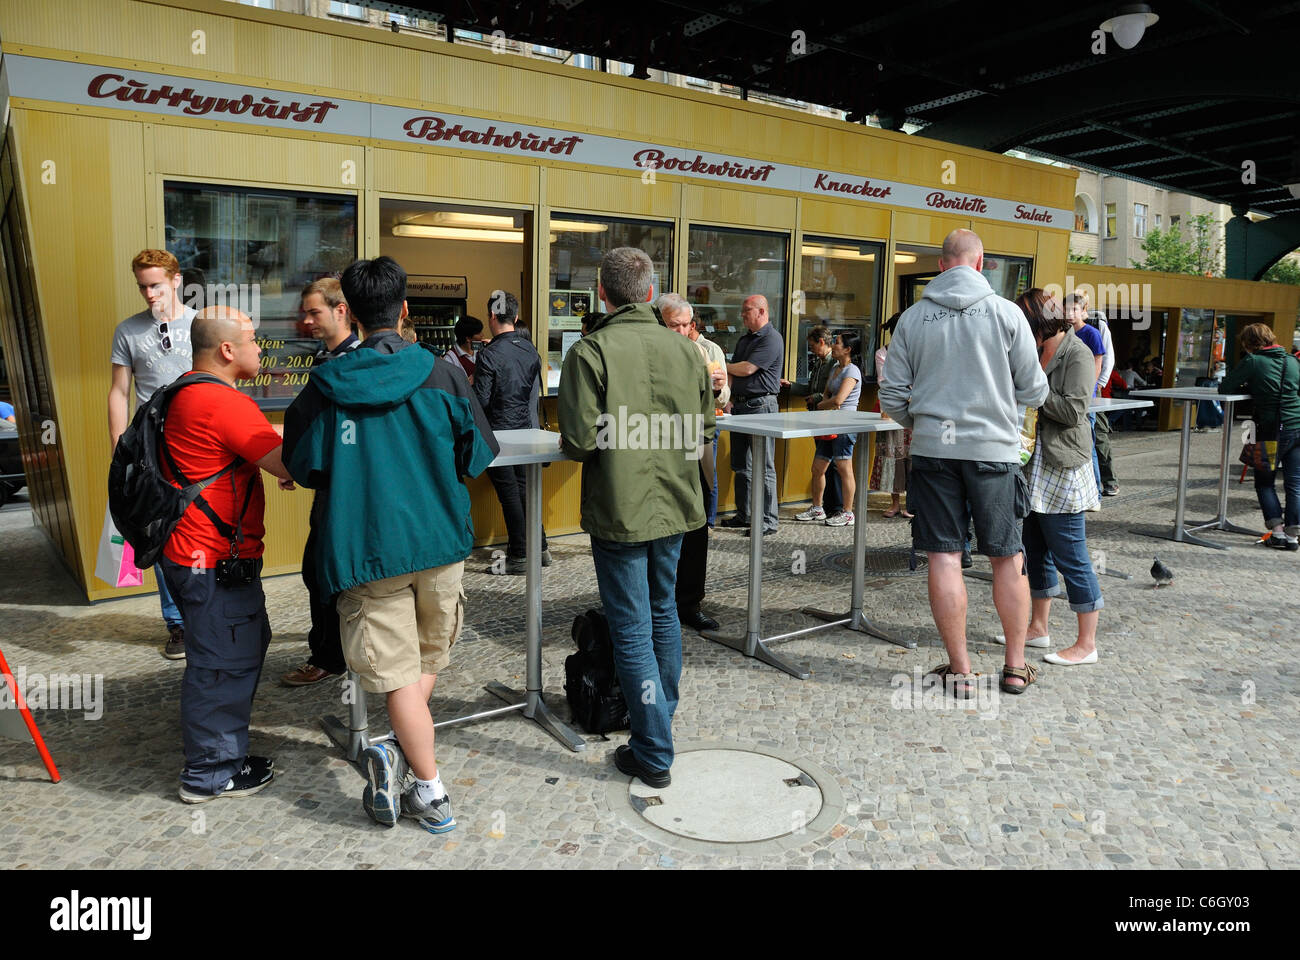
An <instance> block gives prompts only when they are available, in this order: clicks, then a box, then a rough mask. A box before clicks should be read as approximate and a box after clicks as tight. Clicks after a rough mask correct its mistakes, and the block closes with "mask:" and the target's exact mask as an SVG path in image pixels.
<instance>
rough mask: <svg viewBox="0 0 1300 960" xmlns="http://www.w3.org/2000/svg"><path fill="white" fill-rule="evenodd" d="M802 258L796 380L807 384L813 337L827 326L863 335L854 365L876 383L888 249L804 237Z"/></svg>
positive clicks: (794, 346) (796, 306) (879, 245)
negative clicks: (878, 324) (883, 271)
mask: <svg viewBox="0 0 1300 960" xmlns="http://www.w3.org/2000/svg"><path fill="white" fill-rule="evenodd" d="M800 253H801V256H800V270H799V291H801V292H802V294H803V296H802V298H800V296H799V292H796V293H795V303H794V304H793V307H794V310H795V312H796V314H798V317H799V330H798V337H799V340H798V342H797V343H795V344H792V345H791V349H793V350H794V352H795V356H796V357H797V358H798V364H797V366H796V369H795V379H796V380H807V379H808V349H807V343H808V332H809V331H810V330H811V329H812V328H813V327H815V326H819V325H822V326H827V327H830V329H831V333H832V334H836V333H841V332H845V331H847V332H852V333H856V334H857V335H858V337H859V343H860V348H859V349H860V353H861V355H860V356H858V355H855V356H854V358H853V362H854V363H856V364H857V365H858V367H859V369H861V370H862V374H863V377H864V378H865V379H867V380H874V379H875V365H874V363H872V360H871V358H872V356H873V355H874V353H875V349H876V347H875V332H876V322H877V321H878V320H879V319H880V318H879V317H878V315H877V314H878V309H877V305H878V303H879V294H878V292H879V289H880V278H881V271H880V270H879V269H878V266H879V264H880V263H881V261H882V260H883V258H884V254H885V245H884V244H883V243H861V242H859V241H856V240H840V239H834V238H831V237H808V236H805V237H804V238H803V247H802V249H801V251H800ZM801 299H802V303H801V302H800V301H801ZM801 306H802V308H803V309H802V312H800V307H801ZM864 360H865V361H866V363H863V361H864Z"/></svg>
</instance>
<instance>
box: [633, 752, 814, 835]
mask: <svg viewBox="0 0 1300 960" xmlns="http://www.w3.org/2000/svg"><path fill="white" fill-rule="evenodd" d="M629 795H630V796H629V799H630V802H631V804H632V808H633V809H634V810H637V811H638V812H639V813H640V814H641V816H642V817H644V818H645V819H646V820H647V821H649V822H650V823H651V824H653V825H654V826H656V827H658V828H659V829H661V830H667V831H668V832H669V833H674V834H676V835H677V836H679V837H689V838H690V839H692V840H711V841H713V842H715V843H752V842H753V841H755V840H774V839H776V838H778V837H785V836H789V835H790V834H792V833H796V832H799V831H803V830H805V829H807V826H808V824H810V823H812V822H813V820H814V819H816V817H817V814H818V813H820V812H821V809H822V792H821V790H820V789H819V788H818V786H817V782H816V781H815V780H813V778H812V777H811V776H809V775H808V774H807V773H805V772H804V771H803V770H800V769H799V768H798V767H796V766H795V765H794V764H791V763H787V762H786V761H784V760H778V759H777V758H776V757H769V756H765V755H764V754H761V753H749V752H747V751H742V750H695V751H692V752H690V753H684V754H681V755H680V756H678V757H677V759H676V761H675V762H674V763H673V783H672V786H670V787H666V788H664V789H662V790H656V789H654V788H653V787H647V786H646V785H645V784H643V783H642V782H641V781H640V780H633V781H632V786H631V789H630V791H629Z"/></svg>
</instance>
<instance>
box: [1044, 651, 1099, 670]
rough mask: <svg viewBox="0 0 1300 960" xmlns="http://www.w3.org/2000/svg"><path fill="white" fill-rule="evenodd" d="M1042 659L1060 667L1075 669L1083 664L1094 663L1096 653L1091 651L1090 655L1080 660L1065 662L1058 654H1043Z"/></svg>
mask: <svg viewBox="0 0 1300 960" xmlns="http://www.w3.org/2000/svg"><path fill="white" fill-rule="evenodd" d="M1043 659H1044V660H1046V661H1047V662H1048V663H1055V664H1057V665H1058V666H1062V667H1077V666H1079V665H1080V664H1084V663H1096V662H1097V651H1096V650H1094V651H1092V653H1090V654H1088V655H1087V656H1086V657H1084V658H1083V659H1082V660H1066V659H1065V657H1063V656H1061V655H1060V654H1059V653H1045V654H1043Z"/></svg>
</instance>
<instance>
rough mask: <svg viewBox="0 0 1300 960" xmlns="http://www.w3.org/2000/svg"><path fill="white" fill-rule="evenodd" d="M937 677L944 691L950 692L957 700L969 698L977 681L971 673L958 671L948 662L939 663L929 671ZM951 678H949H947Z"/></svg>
mask: <svg viewBox="0 0 1300 960" xmlns="http://www.w3.org/2000/svg"><path fill="white" fill-rule="evenodd" d="M930 674H934V675H936V676H938V677H939V682H940V683H942V684H943V689H944V691H945V692H951V693H952V695H953V696H954V697H956V698H957V699H958V700H969V699H970V698H971V697H973V696H975V685H976V684H977V683H978V682H979V681H978V680H977V679H976V676H975V674H973V673H958V672H957V671H956V670H954V669H953V668H952V664H950V663H941V664H939V666H937V667H935V668H934V669H933V670H931V671H930V673H929V674H927V676H929V675H930ZM949 678H951V679H949Z"/></svg>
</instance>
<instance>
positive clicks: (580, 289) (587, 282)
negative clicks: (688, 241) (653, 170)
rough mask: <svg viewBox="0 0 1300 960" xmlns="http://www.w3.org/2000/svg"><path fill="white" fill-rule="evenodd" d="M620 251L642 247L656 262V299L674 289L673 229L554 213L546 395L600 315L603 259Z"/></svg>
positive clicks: (554, 388) (667, 225) (546, 313)
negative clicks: (589, 320) (592, 317)
mask: <svg viewBox="0 0 1300 960" xmlns="http://www.w3.org/2000/svg"><path fill="white" fill-rule="evenodd" d="M615 247H637V248H638V249H641V250H644V251H645V252H646V253H647V254H649V256H650V260H651V262H653V263H654V269H655V272H654V296H655V297H656V298H657V297H658V296H659V295H660V294H662V293H668V292H670V291H671V290H672V283H673V274H672V262H671V258H672V250H673V227H672V224H670V223H654V222H650V221H645V220H613V219H609V218H606V217H592V216H588V215H586V214H580V213H558V212H553V213H552V214H551V231H550V251H551V264H550V281H549V284H550V285H549V287H548V289H547V294H548V295H547V302H546V308H545V310H544V311H543V315H544V316H545V317H546V355H545V356H544V357H543V358H542V359H543V360H544V361H545V365H546V387H547V393H549V394H554V393H556V392H557V391H558V390H559V386H560V368H561V367H562V366H563V365H564V355H565V354H566V353H568V351H569V347H571V346H572V345H573V344H574V343H576V342H577V341H578V338H579V337H580V336H581V334H582V324H583V319H584V318H585V317H586V316H587V315H588V314H590V313H601V312H603V311H604V306H603V305H602V304H601V302H600V295H599V294H598V293H597V290H598V289H599V285H600V261H601V258H602V257H603V256H604V255H605V253H606V252H607V251H609V250H612V249H614V248H615Z"/></svg>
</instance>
